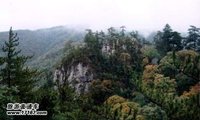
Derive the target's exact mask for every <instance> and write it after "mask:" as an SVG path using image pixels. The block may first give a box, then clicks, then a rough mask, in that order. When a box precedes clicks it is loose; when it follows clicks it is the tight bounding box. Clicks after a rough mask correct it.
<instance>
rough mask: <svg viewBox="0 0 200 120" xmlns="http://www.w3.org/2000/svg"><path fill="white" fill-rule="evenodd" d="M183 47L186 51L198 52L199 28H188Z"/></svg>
mask: <svg viewBox="0 0 200 120" xmlns="http://www.w3.org/2000/svg"><path fill="white" fill-rule="evenodd" d="M184 45H185V48H186V49H192V50H195V51H200V28H197V27H195V26H190V28H189V29H188V36H187V37H186V40H185V41H184Z"/></svg>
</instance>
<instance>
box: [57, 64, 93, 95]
mask: <svg viewBox="0 0 200 120" xmlns="http://www.w3.org/2000/svg"><path fill="white" fill-rule="evenodd" d="M92 80H93V73H92V72H91V70H90V67H89V65H83V64H82V63H78V64H77V65H72V66H70V67H69V68H68V69H65V68H64V67H61V68H60V69H56V71H55V73H54V82H55V83H56V85H57V86H55V88H57V87H60V86H62V85H63V84H64V83H68V84H69V86H71V87H72V88H74V89H75V92H76V93H77V94H83V93H87V92H88V91H89V87H90V85H91V81H92Z"/></svg>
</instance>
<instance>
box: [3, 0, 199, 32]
mask: <svg viewBox="0 0 200 120" xmlns="http://www.w3.org/2000/svg"><path fill="white" fill-rule="evenodd" d="M199 5H200V1H199V0H175V1H174V0H165V1H163V0H84V1H82V0H34V1H33V0H17V1H14V0H5V1H1V4H0V11H1V16H0V21H1V22H0V31H6V30H8V29H9V27H10V26H13V28H14V29H31V30H35V29H38V28H47V27H50V26H58V25H73V26H82V25H83V26H86V28H91V29H96V30H101V29H107V28H109V27H110V26H113V27H120V26H122V25H124V26H126V27H127V29H131V30H132V29H135V30H139V31H152V30H158V29H162V28H163V27H164V25H165V24H166V23H169V24H170V25H171V26H172V28H173V29H174V30H177V31H180V32H183V31H186V30H187V28H188V27H189V25H195V26H200V23H199V21H200V15H199V14H198V13H197V12H198V11H200V8H199Z"/></svg>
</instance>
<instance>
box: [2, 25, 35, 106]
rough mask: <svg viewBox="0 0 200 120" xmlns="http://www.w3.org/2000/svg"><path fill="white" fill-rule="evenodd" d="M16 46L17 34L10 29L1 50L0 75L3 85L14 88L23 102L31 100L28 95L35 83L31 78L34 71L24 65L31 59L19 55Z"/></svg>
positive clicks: (19, 51)
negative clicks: (0, 63)
mask: <svg viewBox="0 0 200 120" xmlns="http://www.w3.org/2000/svg"><path fill="white" fill-rule="evenodd" d="M18 45H19V38H18V37H17V33H13V31H12V27H11V28H10V31H9V39H8V41H5V45H4V46H3V48H2V51H3V53H4V54H3V56H2V57H1V60H2V65H1V70H0V75H1V77H2V83H3V84H4V85H7V86H8V87H12V86H16V87H17V88H18V90H19V92H18V95H19V98H20V100H22V101H24V100H25V99H26V98H27V99H31V98H30V96H29V95H30V94H31V90H32V89H33V87H34V83H35V82H36V81H35V80H34V78H33V76H34V75H35V74H36V71H35V70H31V69H29V68H28V67H26V66H25V63H26V62H27V60H28V59H30V58H31V57H29V56H23V55H21V54H20V53H21V50H19V49H18ZM28 96H29V97H28ZM27 99H26V100H27ZM24 102H25V101H24ZM27 102H30V101H27Z"/></svg>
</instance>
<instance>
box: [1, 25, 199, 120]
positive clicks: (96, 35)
mask: <svg viewBox="0 0 200 120" xmlns="http://www.w3.org/2000/svg"><path fill="white" fill-rule="evenodd" d="M52 29H53V31H51V29H50V31H51V32H49V31H48V30H44V31H43V30H39V31H35V32H36V33H37V32H38V36H37V37H38V41H39V43H38V44H36V43H37V40H36V43H35V44H36V46H34V45H31V47H34V48H31V47H30V48H31V49H32V50H33V51H34V52H35V51H38V54H37V55H36V57H37V56H38V57H37V58H30V57H28V56H27V53H25V52H21V51H18V50H19V49H20V48H21V49H22V51H23V50H26V49H29V48H24V47H25V46H23V44H25V43H23V42H21V41H23V39H25V38H26V37H24V36H23V35H22V36H21V34H20V32H21V31H14V32H13V31H12V29H10V31H9V34H8V36H9V37H8V36H7V37H5V35H3V34H7V33H1V34H0V39H1V36H2V39H5V40H7V42H6V43H5V44H4V43H3V42H2V43H1V45H2V46H4V47H2V51H1V52H2V56H1V58H0V65H1V71H0V85H1V87H0V98H1V99H0V107H1V108H0V115H1V116H0V119H2V120H3V119H5V120H12V119H14V120H21V119H28V120H31V119H33V120H35V119H38V120H95V119H96V120H199V119H200V114H199V113H200V28H198V27H195V26H190V27H189V28H188V31H187V35H186V36H184V37H183V36H182V35H181V34H180V33H179V32H178V31H174V30H173V28H172V27H171V26H170V25H169V24H166V25H165V26H164V28H163V29H162V30H159V31H158V32H157V33H153V34H152V36H153V37H151V39H152V38H153V40H152V41H147V40H146V39H145V38H144V37H142V36H141V35H139V34H138V32H136V31H132V32H129V31H126V28H125V27H124V26H123V27H120V28H118V29H117V28H113V27H111V28H108V30H107V31H96V32H94V31H92V30H90V29H88V30H87V31H86V32H87V33H86V34H85V35H84V37H83V33H77V32H74V31H70V32H69V31H68V32H64V31H63V32H62V33H60V32H56V31H57V30H59V31H60V28H52ZM54 30H55V31H54ZM16 32H17V33H18V34H17V35H16V34H15V33H16ZM40 32H41V34H39V33H40ZM26 33H27V34H26V35H27V36H29V35H30V36H31V34H30V31H26ZM28 33H29V35H28ZM58 33H59V34H58ZM40 35H41V36H40ZM45 36H46V37H45ZM18 37H19V39H18ZM21 38H22V40H21ZM39 38H40V39H39ZM42 38H43V39H44V40H48V39H50V40H49V42H48V43H49V44H47V42H44V41H42ZM82 38H83V41H82V42H73V41H77V40H81V39H82ZM65 39H67V40H70V41H68V42H65V41H64V40H65ZM31 40H32V39H31ZM31 40H30V41H31ZM54 40H56V41H54ZM24 41H25V40H24ZM30 41H29V42H30ZM27 42H28V40H27ZM31 42H33V41H31ZM43 42H44V43H43ZM21 43H23V44H22V45H20V44H21ZM26 44H27V43H26ZM37 45H44V46H45V45H46V46H47V47H46V48H42V49H41V51H40V50H38V49H39V48H40V47H38V46H37ZM62 45H64V46H63V49H62V50H61V49H60V48H62ZM52 46H54V47H52ZM36 47H38V48H36ZM58 48H59V49H58ZM36 49H37V50H36ZM39 51H40V52H39ZM29 52H31V51H29ZM42 55H45V57H44V56H42ZM41 56H42V57H41ZM57 57H60V58H61V59H60V60H59V59H57ZM49 58H51V59H52V60H54V62H53V63H54V64H53V65H50V64H52V62H50V63H49V62H48V59H49ZM28 59H32V63H34V64H39V63H38V61H41V62H44V63H46V65H47V67H48V69H45V71H42V72H44V73H45V74H44V76H43V77H42V78H40V77H38V76H40V75H41V71H40V69H36V68H30V67H27V64H26V62H27V60H28ZM53 66H54V67H53ZM41 67H43V66H41ZM52 69H53V71H54V73H52V71H51V70H52ZM41 81H43V83H44V84H42V85H41V84H39V83H41ZM9 102H11V103H14V102H19V103H30V102H32V103H39V105H40V110H46V111H48V114H47V116H28V115H26V116H7V115H6V109H5V108H6V105H7V103H9Z"/></svg>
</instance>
